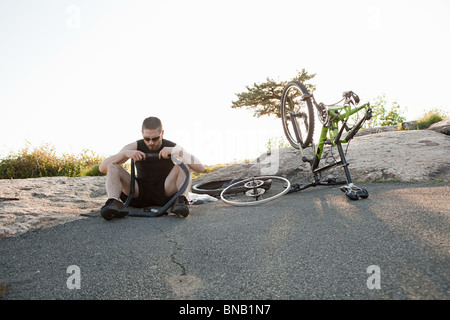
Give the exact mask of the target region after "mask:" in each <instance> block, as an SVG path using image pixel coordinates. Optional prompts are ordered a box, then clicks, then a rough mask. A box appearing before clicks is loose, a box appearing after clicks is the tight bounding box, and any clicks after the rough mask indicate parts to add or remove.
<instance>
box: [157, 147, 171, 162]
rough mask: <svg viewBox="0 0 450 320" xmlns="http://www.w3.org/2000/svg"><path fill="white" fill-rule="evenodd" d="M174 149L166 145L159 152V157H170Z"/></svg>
mask: <svg viewBox="0 0 450 320" xmlns="http://www.w3.org/2000/svg"><path fill="white" fill-rule="evenodd" d="M172 149H173V148H169V147H164V148H163V149H162V150H161V151H160V152H159V158H160V159H161V158H162V159H169V158H170V155H171V154H172Z"/></svg>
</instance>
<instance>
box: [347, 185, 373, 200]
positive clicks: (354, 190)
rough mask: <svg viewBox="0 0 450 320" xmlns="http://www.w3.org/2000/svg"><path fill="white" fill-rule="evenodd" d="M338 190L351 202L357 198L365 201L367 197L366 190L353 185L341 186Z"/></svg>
mask: <svg viewBox="0 0 450 320" xmlns="http://www.w3.org/2000/svg"><path fill="white" fill-rule="evenodd" d="M340 189H341V191H342V192H344V193H345V195H346V196H347V197H348V198H349V199H351V200H358V199H359V198H362V199H365V198H367V197H368V196H369V192H368V191H367V190H366V189H363V188H360V187H357V186H355V185H354V184H348V185H346V186H342V187H340Z"/></svg>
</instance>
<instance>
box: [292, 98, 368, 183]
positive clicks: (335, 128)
mask: <svg viewBox="0 0 450 320" xmlns="http://www.w3.org/2000/svg"><path fill="white" fill-rule="evenodd" d="M310 98H311V99H312V102H313V104H314V106H315V107H316V109H317V110H319V111H320V110H321V108H324V105H323V104H317V103H316V101H315V99H314V97H313V96H312V95H308V96H307V97H306V99H310ZM363 109H366V114H365V115H364V116H363V117H362V118H361V119H360V120H359V121H358V122H357V123H356V124H355V125H354V126H353V127H352V128H349V127H348V126H347V121H348V119H349V117H350V116H351V115H353V114H355V113H357V112H359V111H361V110H363ZM327 115H328V119H327V121H326V122H325V124H324V125H323V126H322V130H321V134H320V138H319V142H318V144H317V147H315V146H314V144H313V146H312V147H313V154H314V158H313V159H307V158H306V157H305V154H304V152H303V149H302V148H301V147H300V148H299V149H300V152H301V155H302V160H303V162H309V163H310V165H311V170H312V172H313V175H314V182H313V183H311V184H308V185H304V186H297V187H296V188H295V190H293V191H300V190H303V189H306V188H309V187H311V186H316V185H334V184H345V183H346V182H347V183H348V184H349V185H352V178H351V176H350V171H349V170H348V163H347V161H346V159H345V154H344V150H343V148H342V144H343V143H348V142H349V141H350V140H351V139H352V138H353V137H354V136H355V134H356V133H357V132H358V131H359V129H360V128H361V127H362V125H363V123H364V121H366V120H368V119H370V118H371V117H372V109H371V108H370V104H369V103H366V104H363V105H361V106H359V107H354V108H352V106H351V104H350V103H348V104H344V105H343V106H337V105H336V106H331V107H328V109H327ZM294 118H295V117H294V115H293V114H291V121H292V126H293V129H294V132H295V135H296V138H297V140H298V142H300V135H299V129H298V127H297V123H296V122H295V121H294ZM344 129H345V130H346V131H347V132H348V134H347V135H346V137H345V138H344V139H341V137H342V134H343V131H344ZM325 145H334V146H336V147H337V149H338V152H339V156H340V160H339V161H335V162H334V163H331V164H328V165H325V166H323V167H320V168H319V163H320V160H321V158H322V152H323V149H324V146H325ZM337 165H342V166H343V168H344V172H345V176H346V179H347V181H346V182H345V181H342V182H337V181H336V180H333V179H331V180H330V179H329V180H328V181H327V182H321V181H320V178H319V174H320V172H322V171H324V170H327V169H330V168H332V167H334V166H337Z"/></svg>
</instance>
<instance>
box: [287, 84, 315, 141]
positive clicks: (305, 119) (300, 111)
mask: <svg viewBox="0 0 450 320" xmlns="http://www.w3.org/2000/svg"><path fill="white" fill-rule="evenodd" d="M303 95H309V92H308V90H307V89H306V87H305V86H304V85H303V84H302V83H301V82H298V81H291V82H289V83H288V84H287V85H286V86H285V87H284V90H283V94H282V96H281V106H280V109H281V110H280V112H281V120H282V122H283V130H284V134H285V135H286V138H287V139H288V141H289V143H290V144H291V146H293V147H294V148H296V149H299V147H300V146H301V147H302V148H303V149H304V148H306V147H309V146H310V145H311V143H312V139H313V134H314V109H313V104H312V102H311V99H302V96H303ZM292 116H293V118H292ZM293 122H295V124H296V126H297V129H298V135H299V137H298V138H300V141H298V138H297V136H296V133H295V129H294V123H293Z"/></svg>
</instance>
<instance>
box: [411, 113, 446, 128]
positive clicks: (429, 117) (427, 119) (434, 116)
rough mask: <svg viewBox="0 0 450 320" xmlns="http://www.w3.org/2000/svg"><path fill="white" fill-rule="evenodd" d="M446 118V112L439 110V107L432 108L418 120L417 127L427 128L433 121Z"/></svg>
mask: <svg viewBox="0 0 450 320" xmlns="http://www.w3.org/2000/svg"><path fill="white" fill-rule="evenodd" d="M445 118H446V114H445V112H443V111H441V110H439V109H436V108H435V109H432V110H430V111H428V112H425V114H424V115H423V117H422V118H421V119H419V120H417V122H416V126H417V129H419V130H421V129H427V128H428V127H430V126H431V125H432V124H433V123H436V122H439V121H442V120H444V119H445Z"/></svg>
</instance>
